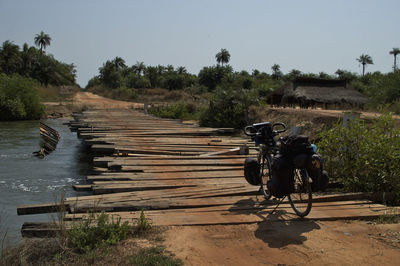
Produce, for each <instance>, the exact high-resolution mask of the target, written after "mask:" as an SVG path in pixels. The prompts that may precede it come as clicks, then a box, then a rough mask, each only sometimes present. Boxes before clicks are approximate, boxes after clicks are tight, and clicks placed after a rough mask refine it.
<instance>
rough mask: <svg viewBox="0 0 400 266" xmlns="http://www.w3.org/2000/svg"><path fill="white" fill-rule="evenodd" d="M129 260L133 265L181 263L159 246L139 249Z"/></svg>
mask: <svg viewBox="0 0 400 266" xmlns="http://www.w3.org/2000/svg"><path fill="white" fill-rule="evenodd" d="M130 262H131V263H132V264H133V265H171V266H172V265H183V263H182V261H181V260H179V259H176V258H174V257H173V256H172V255H171V254H169V253H168V252H166V251H165V249H164V248H163V247H160V246H159V247H152V248H148V249H143V250H140V251H139V252H138V253H137V254H135V255H134V256H133V257H132V258H131V260H130Z"/></svg>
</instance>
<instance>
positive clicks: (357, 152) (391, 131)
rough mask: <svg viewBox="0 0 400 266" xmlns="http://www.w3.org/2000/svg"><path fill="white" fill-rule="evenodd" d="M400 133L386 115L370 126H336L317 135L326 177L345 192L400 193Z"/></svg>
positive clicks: (356, 124) (362, 124) (389, 116)
mask: <svg viewBox="0 0 400 266" xmlns="http://www.w3.org/2000/svg"><path fill="white" fill-rule="evenodd" d="M399 136H400V130H399V129H398V128H397V127H396V126H395V120H394V119H393V118H392V116H391V115H390V114H384V115H382V116H380V117H379V118H376V119H374V120H373V121H372V122H370V123H366V122H365V121H362V120H356V121H354V122H352V123H350V125H349V127H348V128H344V127H343V126H342V125H341V123H337V124H335V125H334V126H333V128H331V129H327V130H324V131H322V132H321V133H320V134H319V137H320V142H319V143H318V146H319V151H320V152H321V154H322V155H323V157H324V158H325V160H326V169H327V171H328V172H329V174H330V176H331V177H332V178H333V179H336V180H337V181H340V182H343V184H344V188H345V190H347V191H365V192H375V191H384V192H396V193H399V192H400V179H399V176H400V160H399V158H400V138H399Z"/></svg>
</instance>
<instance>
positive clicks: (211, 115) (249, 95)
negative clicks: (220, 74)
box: [200, 87, 258, 128]
mask: <svg viewBox="0 0 400 266" xmlns="http://www.w3.org/2000/svg"><path fill="white" fill-rule="evenodd" d="M257 102H258V97H257V91H256V90H243V89H233V88H232V87H226V88H225V89H221V88H218V89H217V90H215V92H214V94H213V95H212V99H211V100H210V103H209V106H208V108H207V109H205V110H204V111H203V112H202V113H201V115H200V125H201V126H208V127H233V128H242V127H244V126H245V125H246V124H247V123H248V122H249V121H247V120H248V109H249V107H250V106H251V105H253V104H255V103H257Z"/></svg>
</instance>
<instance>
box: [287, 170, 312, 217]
mask: <svg viewBox="0 0 400 266" xmlns="http://www.w3.org/2000/svg"><path fill="white" fill-rule="evenodd" d="M309 178H310V177H309V175H308V173H307V170H306V169H295V170H294V184H293V190H292V191H291V193H290V194H289V195H288V198H289V202H290V205H291V206H292V208H293V210H294V211H295V212H296V214H297V215H298V216H300V217H304V216H306V215H308V214H309V213H310V211H311V205H312V190H311V184H310V182H309Z"/></svg>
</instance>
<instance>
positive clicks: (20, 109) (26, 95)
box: [0, 74, 45, 120]
mask: <svg viewBox="0 0 400 266" xmlns="http://www.w3.org/2000/svg"><path fill="white" fill-rule="evenodd" d="M37 86H38V84H37V82H35V81H34V80H32V79H28V78H24V77H21V76H19V75H12V76H7V75H5V74H0V120H23V119H25V120H29V119H39V118H40V117H41V116H42V115H43V113H44V109H45V107H44V105H42V104H41V103H40V97H39V94H38V92H37V90H36V87H37Z"/></svg>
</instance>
